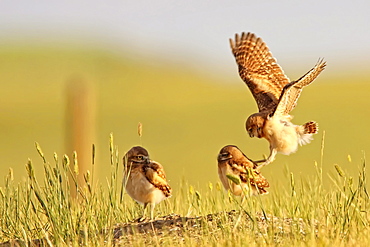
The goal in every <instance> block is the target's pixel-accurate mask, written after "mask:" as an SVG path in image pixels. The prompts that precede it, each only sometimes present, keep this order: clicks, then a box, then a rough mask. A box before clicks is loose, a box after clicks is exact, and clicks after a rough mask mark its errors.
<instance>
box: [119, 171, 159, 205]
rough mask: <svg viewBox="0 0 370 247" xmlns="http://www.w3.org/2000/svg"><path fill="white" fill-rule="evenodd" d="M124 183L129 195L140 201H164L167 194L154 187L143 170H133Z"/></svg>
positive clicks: (156, 202)
mask: <svg viewBox="0 0 370 247" xmlns="http://www.w3.org/2000/svg"><path fill="white" fill-rule="evenodd" d="M123 182H124V185H125V186H126V191H127V194H129V196H131V197H132V198H133V199H134V200H135V201H137V202H138V203H141V204H144V203H155V204H158V203H160V202H161V201H163V200H164V199H165V198H166V196H165V195H164V194H163V192H162V191H161V190H160V189H158V188H156V187H154V186H153V184H151V183H150V182H149V181H148V180H147V179H146V178H145V176H144V175H143V174H142V173H141V172H135V171H132V172H131V173H130V175H129V178H128V179H124V181H123Z"/></svg>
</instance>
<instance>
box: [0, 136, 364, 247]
mask: <svg viewBox="0 0 370 247" xmlns="http://www.w3.org/2000/svg"><path fill="white" fill-rule="evenodd" d="M109 147H110V155H111V159H110V160H111V164H110V167H109V169H110V177H108V178H107V180H106V182H94V181H93V179H92V178H93V176H92V175H93V174H91V172H90V171H88V172H87V173H86V174H83V176H84V181H85V182H84V184H81V185H80V184H78V183H77V179H76V176H78V174H77V173H76V172H75V171H74V167H73V166H74V164H76V163H77V162H76V161H73V162H70V160H69V157H68V156H67V155H64V156H63V159H61V160H59V159H58V155H57V154H54V161H53V162H49V161H48V160H46V158H45V156H44V155H43V151H42V148H41V147H40V145H38V144H36V150H37V152H38V153H39V155H40V157H41V160H42V162H41V164H37V163H34V162H33V161H31V160H29V161H28V163H27V164H26V171H27V175H28V176H27V179H26V180H25V181H23V182H20V183H15V182H14V174H13V170H12V169H10V170H9V173H8V174H7V175H6V177H5V185H4V186H3V187H0V229H1V231H0V241H1V242H5V241H8V240H13V241H14V240H18V243H23V244H24V245H25V244H26V243H31V241H34V242H33V243H36V242H37V241H39V242H40V243H43V244H44V245H53V246H54V245H56V246H64V245H68V246H79V245H81V246H102V245H104V246H111V245H113V244H131V245H133V246H140V245H143V244H153V245H165V246H173V245H175V244H176V245H179V244H180V245H184V246H191V245H213V246H225V245H226V246H261V245H262V246H265V245H266V246H269V245H283V246H293V245H294V246H297V245H306V246H313V245H317V246H327V245H340V246H366V244H367V243H369V242H370V234H369V233H370V232H369V230H368V229H369V223H370V221H369V220H370V217H369V213H368V209H369V208H370V198H369V194H368V191H367V181H366V161H365V158H363V160H362V162H361V164H360V167H359V171H358V175H357V176H356V177H352V176H350V175H348V174H347V173H346V172H345V171H344V170H343V169H342V168H341V167H340V166H339V165H335V166H333V168H332V173H331V174H330V175H329V176H327V175H325V174H323V172H322V167H321V166H322V165H318V164H317V163H315V164H314V166H315V169H316V176H315V177H314V178H312V179H310V180H305V179H303V178H298V177H297V176H296V175H295V174H294V173H293V172H290V171H288V170H287V172H286V174H287V175H286V177H285V179H286V180H288V181H290V187H288V188H285V187H281V189H276V190H273V192H272V193H270V194H269V195H265V196H252V197H248V198H246V199H244V200H241V199H240V198H238V197H234V196H233V195H231V194H230V193H227V192H225V191H224V190H223V188H222V186H221V184H220V183H219V182H217V183H216V184H213V183H211V182H208V183H207V185H206V186H205V187H206V189H199V188H197V187H196V186H194V185H189V184H188V183H187V181H186V180H185V179H183V180H182V182H181V183H180V184H179V185H178V187H179V189H177V190H175V191H174V195H173V196H172V198H170V199H168V200H166V201H164V202H162V203H160V204H159V205H158V206H157V207H156V211H155V215H156V216H157V217H159V216H163V215H167V217H169V218H171V217H174V216H171V215H173V214H178V215H180V216H183V217H188V219H187V220H189V219H191V221H190V220H189V222H192V224H190V223H189V224H188V225H187V226H186V227H185V226H183V227H182V228H181V230H180V231H179V229H175V228H173V231H170V230H165V229H163V230H158V231H156V232H155V233H151V234H140V233H137V234H134V235H131V234H128V235H124V236H121V238H120V239H117V238H115V237H114V234H113V233H114V232H115V231H116V229H117V228H116V227H117V224H118V223H120V224H126V223H130V222H133V221H134V220H135V219H137V218H139V217H140V215H141V210H142V208H141V206H139V205H138V204H137V203H135V202H134V201H133V200H132V199H131V198H129V197H128V196H127V195H126V194H125V193H124V190H123V186H122V175H121V169H122V167H121V165H122V164H121V158H120V155H119V152H118V147H117V146H115V145H114V142H113V135H111V136H110V143H109ZM74 159H77V155H76V156H75V158H74ZM40 165H42V167H43V173H44V179H41V180H40V179H38V178H37V177H36V176H35V170H37V169H40ZM79 175H81V174H79ZM327 177H329V178H330V181H331V184H332V188H333V189H331V190H325V189H324V187H323V179H326V178H327ZM71 188H75V189H76V191H77V192H78V196H77V198H73V197H72V196H71V192H70V191H71ZM234 210H235V211H234ZM198 216H199V217H198ZM182 219H184V220H183V221H185V218H182ZM157 223H158V222H157ZM131 224H132V227H133V228H132V229H134V226H135V224H136V223H131ZM152 224H154V223H152ZM158 224H159V223H158ZM174 232H176V234H175V233H174ZM13 243H14V242H13Z"/></svg>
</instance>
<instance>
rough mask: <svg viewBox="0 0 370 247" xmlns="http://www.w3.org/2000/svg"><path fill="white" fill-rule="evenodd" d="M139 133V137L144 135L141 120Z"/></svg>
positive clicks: (138, 127) (138, 126)
mask: <svg viewBox="0 0 370 247" xmlns="http://www.w3.org/2000/svg"><path fill="white" fill-rule="evenodd" d="M137 134H138V135H139V137H142V136H143V124H142V123H140V122H139V124H138V125H137Z"/></svg>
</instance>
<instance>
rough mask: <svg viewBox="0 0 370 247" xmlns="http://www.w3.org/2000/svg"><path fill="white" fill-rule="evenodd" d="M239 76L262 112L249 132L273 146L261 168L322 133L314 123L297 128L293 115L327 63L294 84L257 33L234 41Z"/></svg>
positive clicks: (249, 125)
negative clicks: (302, 93) (280, 154)
mask: <svg viewBox="0 0 370 247" xmlns="http://www.w3.org/2000/svg"><path fill="white" fill-rule="evenodd" d="M230 45H231V49H232V52H233V54H234V56H235V59H236V63H237V65H238V69H239V75H240V77H241V78H242V79H243V81H244V82H245V83H246V84H247V86H248V88H249V89H250V91H251V92H252V95H253V97H254V99H255V100H256V102H257V105H258V110H259V111H258V112H257V113H254V114H252V115H250V116H249V117H248V119H247V121H246V129H247V132H248V134H249V136H250V137H258V138H265V139H267V140H268V141H269V143H270V155H269V157H268V158H267V159H265V160H260V161H256V162H258V163H261V164H260V165H259V168H258V169H261V167H263V166H264V165H267V164H269V163H271V162H272V161H273V160H274V159H275V156H276V154H277V153H282V154H285V155H289V154H291V153H294V152H295V151H297V149H298V145H304V144H307V143H309V142H310V141H311V140H312V135H313V134H316V133H317V132H318V125H317V123H315V122H313V121H310V122H307V123H305V124H303V125H294V124H293V123H292V122H291V120H292V118H293V117H292V116H291V115H289V113H290V112H291V111H292V110H293V109H294V107H295V106H296V105H297V100H298V98H299V96H300V94H301V92H302V89H303V88H304V87H305V86H307V85H309V84H310V83H312V82H313V81H314V80H315V78H316V77H317V76H318V75H319V74H320V73H321V71H323V70H324V68H325V66H326V62H325V61H323V60H319V61H318V62H317V64H316V65H315V66H314V67H313V68H312V69H311V70H309V71H308V72H307V73H306V74H304V75H303V76H302V77H301V78H299V79H298V80H296V81H292V82H290V80H289V79H288V77H287V76H286V75H285V74H284V71H283V70H282V68H281V67H280V66H279V65H278V64H277V62H276V59H275V58H274V57H273V56H272V54H271V52H270V50H269V48H268V47H267V45H266V44H265V43H264V42H263V41H262V39H261V38H258V37H257V36H256V35H255V34H253V33H244V32H243V33H242V34H241V36H239V35H238V34H236V35H235V40H232V39H230Z"/></svg>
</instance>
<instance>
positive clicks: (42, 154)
mask: <svg viewBox="0 0 370 247" xmlns="http://www.w3.org/2000/svg"><path fill="white" fill-rule="evenodd" d="M35 146H36V150H37V152H38V153H39V155H40V156H41V158H42V160H43V161H44V164H45V163H46V159H45V156H44V153H43V152H42V150H41V147H40V145H39V143H38V142H35Z"/></svg>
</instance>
